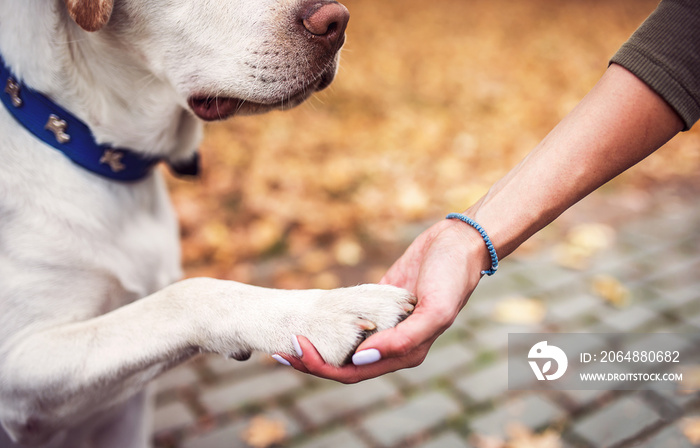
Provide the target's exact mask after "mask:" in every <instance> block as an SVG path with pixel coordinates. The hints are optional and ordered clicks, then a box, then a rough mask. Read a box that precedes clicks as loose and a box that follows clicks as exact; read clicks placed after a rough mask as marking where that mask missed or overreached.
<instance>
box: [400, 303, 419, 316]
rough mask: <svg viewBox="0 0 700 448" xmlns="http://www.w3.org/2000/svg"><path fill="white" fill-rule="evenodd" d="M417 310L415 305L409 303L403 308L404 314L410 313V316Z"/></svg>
mask: <svg viewBox="0 0 700 448" xmlns="http://www.w3.org/2000/svg"><path fill="white" fill-rule="evenodd" d="M415 308H416V307H415V305H414V304H411V303H407V304H406V305H404V306H403V310H404V312H405V313H409V314H410V313H412V312H413V310H414V309H415Z"/></svg>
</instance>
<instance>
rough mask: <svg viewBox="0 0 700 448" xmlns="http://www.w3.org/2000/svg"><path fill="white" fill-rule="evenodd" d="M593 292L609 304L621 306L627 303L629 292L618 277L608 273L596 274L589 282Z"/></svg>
mask: <svg viewBox="0 0 700 448" xmlns="http://www.w3.org/2000/svg"><path fill="white" fill-rule="evenodd" d="M591 287H592V289H593V293H594V294H595V295H597V296H598V297H600V298H602V299H604V300H605V301H607V302H608V303H610V304H611V305H613V306H615V307H618V308H623V307H626V306H627V305H629V303H630V298H631V293H630V291H629V289H628V288H627V287H626V286H625V285H623V284H622V283H621V282H620V281H619V280H618V279H616V278H615V277H613V276H610V275H604V274H601V275H597V276H595V277H594V278H593V281H592V283H591Z"/></svg>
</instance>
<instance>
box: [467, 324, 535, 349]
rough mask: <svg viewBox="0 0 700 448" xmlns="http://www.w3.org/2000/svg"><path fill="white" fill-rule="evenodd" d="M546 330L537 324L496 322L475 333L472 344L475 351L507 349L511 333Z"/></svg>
mask: <svg viewBox="0 0 700 448" xmlns="http://www.w3.org/2000/svg"><path fill="white" fill-rule="evenodd" d="M538 332H544V330H543V329H542V328H540V327H539V326H535V325H516V324H501V323H496V324H493V325H492V326H489V327H487V328H485V329H482V330H479V331H477V332H476V334H475V335H474V339H475V342H473V343H472V344H471V347H473V350H474V351H475V352H481V351H505V350H506V349H507V347H508V334H509V333H538Z"/></svg>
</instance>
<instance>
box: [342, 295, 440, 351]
mask: <svg viewBox="0 0 700 448" xmlns="http://www.w3.org/2000/svg"><path fill="white" fill-rule="evenodd" d="M448 325H449V324H448ZM446 328H447V325H445V326H443V325H441V324H440V323H439V322H436V321H435V319H433V318H430V316H429V315H428V314H427V313H424V312H421V311H420V308H416V311H414V313H413V314H411V315H410V316H409V317H408V318H407V319H406V320H404V321H403V322H401V323H399V324H398V325H397V326H396V327H394V328H389V329H387V330H384V331H380V332H379V333H376V334H373V335H372V336H370V337H369V338H367V339H366V340H365V341H363V342H362V344H360V345H359V347H358V348H357V350H356V351H355V352H356V353H359V352H361V351H363V350H369V349H375V350H377V351H379V353H380V354H381V358H382V359H387V358H402V357H405V356H409V355H411V353H412V352H414V351H416V350H417V349H418V348H419V347H421V346H423V345H425V344H428V346H430V345H431V344H432V342H433V341H434V340H435V339H437V337H438V336H439V335H440V334H442V332H443V331H445V329H446Z"/></svg>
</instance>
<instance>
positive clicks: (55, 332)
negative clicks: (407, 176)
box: [0, 278, 414, 443]
mask: <svg viewBox="0 0 700 448" xmlns="http://www.w3.org/2000/svg"><path fill="white" fill-rule="evenodd" d="M412 303H414V302H413V299H412V297H411V295H410V294H408V293H407V292H406V291H404V290H402V289H399V288H395V287H391V286H379V285H362V286H357V287H354V288H343V289H336V290H328V291H324V290H305V291H286V290H276V289H267V288H260V287H255V286H250V285H244V284H241V283H236V282H229V281H222V280H214V279H207V278H200V279H190V280H184V281H181V282H178V283H175V284H174V285H171V286H169V287H168V288H165V289H163V290H161V291H159V292H157V293H155V294H153V295H150V296H148V297H146V298H144V299H142V300H139V301H136V302H134V303H132V304H129V305H127V306H124V307H122V308H119V309H117V310H114V311H112V312H110V313H107V314H104V315H102V316H99V317H96V318H94V319H90V320H88V321H84V322H76V323H73V324H69V325H63V326H59V327H55V328H51V329H48V330H45V331H41V332H37V333H34V334H27V333H23V334H22V336H21V338H20V337H16V338H14V339H13V340H12V341H10V343H11V344H13V346H12V347H13V348H12V349H11V350H10V351H9V353H8V355H7V356H6V357H5V358H4V359H2V360H0V378H3V381H2V382H1V383H0V401H2V402H3V403H6V404H7V406H4V407H3V408H2V410H1V411H2V415H0V421H2V422H3V425H4V426H5V428H6V429H7V430H8V432H9V433H10V435H11V436H12V437H13V438H15V439H17V440H19V441H20V442H22V443H39V442H42V441H45V440H47V439H48V438H49V437H51V435H52V434H54V433H56V432H57V431H60V430H61V429H64V428H67V427H69V426H71V425H75V424H77V423H79V422H80V421H82V420H83V419H85V418H86V417H87V416H89V415H90V414H93V413H95V412H97V411H99V410H101V409H106V408H108V407H110V406H113V405H115V404H117V403H120V402H123V401H124V400H126V399H127V398H128V397H130V396H132V395H134V394H135V393H136V392H137V391H139V390H141V389H142V388H143V387H144V386H145V384H146V383H147V382H148V381H150V380H151V379H153V378H154V377H155V376H156V375H158V374H159V373H161V372H162V371H164V370H166V369H167V368H169V367H171V366H173V365H175V364H177V363H180V362H182V361H184V360H185V359H188V358H190V357H191V356H193V355H194V354H196V353H199V352H202V351H204V352H215V353H219V354H222V355H224V356H231V355H233V356H239V357H244V356H245V354H247V353H249V352H251V351H253V350H260V351H264V352H267V353H288V354H293V353H294V348H293V345H292V342H291V337H292V335H304V336H306V337H308V338H309V339H310V340H311V342H313V343H314V344H315V345H316V347H317V348H318V350H319V353H320V354H321V355H322V356H323V357H324V359H326V361H327V362H329V363H332V364H336V365H337V364H341V363H342V362H343V361H344V360H345V359H347V356H348V355H349V354H350V353H351V352H352V351H353V350H354V348H355V347H356V346H357V345H358V344H359V342H360V341H361V340H362V338H363V336H364V334H365V333H364V332H365V330H366V329H367V328H371V327H372V325H368V322H370V323H372V324H374V326H376V327H377V330H383V329H386V328H390V327H392V326H394V325H395V324H396V323H398V322H399V321H400V320H401V319H402V318H403V317H404V316H405V315H406V313H408V312H410V310H411V309H412V306H413V305H412Z"/></svg>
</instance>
